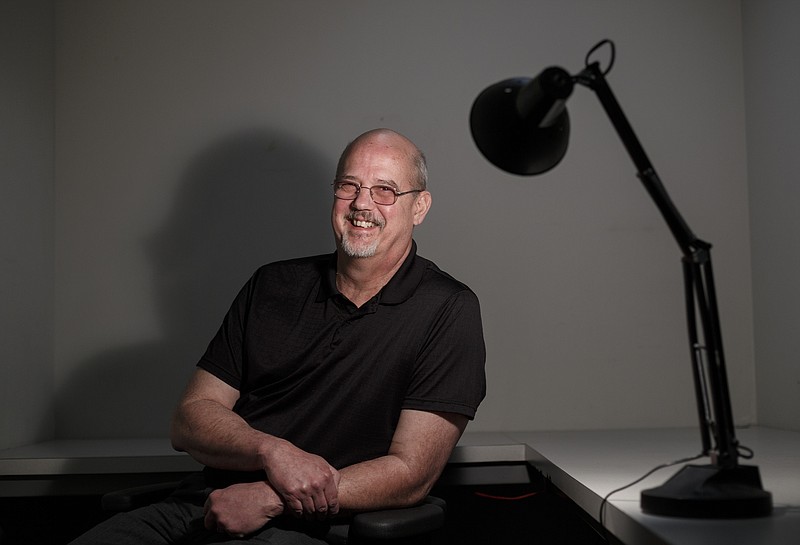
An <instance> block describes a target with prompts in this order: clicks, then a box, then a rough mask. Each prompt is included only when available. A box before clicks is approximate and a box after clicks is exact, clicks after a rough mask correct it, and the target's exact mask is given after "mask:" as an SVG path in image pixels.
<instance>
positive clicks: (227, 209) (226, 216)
mask: <svg viewBox="0 0 800 545" xmlns="http://www.w3.org/2000/svg"><path fill="white" fill-rule="evenodd" d="M298 140H299V139H297V138H295V137H291V136H288V135H285V134H277V133H271V132H268V131H251V132H246V133H242V134H238V135H234V136H232V137H229V138H226V139H224V140H222V141H220V142H218V143H216V144H214V145H212V146H211V147H209V148H208V149H206V150H205V151H203V152H202V153H200V154H199V155H198V157H197V159H196V160H195V161H193V162H192V164H190V165H189V167H188V169H187V171H186V174H185V176H184V179H183V180H182V182H181V184H180V186H179V189H178V192H177V195H176V196H175V201H174V206H173V208H172V211H171V212H170V214H169V216H168V217H167V219H166V221H165V223H164V224H163V225H162V226H161V227H160V228H159V229H158V230H157V231H156V232H155V233H154V234H153V235H152V236H150V237H148V239H147V240H145V241H144V242H143V244H144V245H145V246H146V253H147V255H148V256H149V257H150V258H151V260H152V266H153V283H154V286H153V290H152V294H153V297H154V298H155V301H154V305H155V306H154V308H156V309H157V310H158V315H159V319H160V321H161V323H160V331H161V335H160V338H159V339H158V340H157V341H153V342H147V343H143V344H141V345H133V346H121V347H119V348H115V349H113V350H109V351H105V352H102V353H98V354H97V355H95V356H93V357H91V358H89V359H87V360H86V361H84V362H82V363H80V364H79V365H75V366H71V367H74V368H76V369H77V371H76V372H75V373H74V374H73V376H71V377H69V379H68V380H65V382H64V383H63V385H62V386H61V388H60V390H59V391H58V392H57V394H56V402H55V403H56V411H55V414H56V429H57V435H58V436H59V437H68V438H113V437H164V436H166V435H167V433H168V429H169V419H170V416H171V413H172V411H173V409H174V407H175V404H176V401H177V399H178V396H179V395H180V393H181V392H182V390H183V388H184V386H185V385H186V381H187V380H188V378H189V376H190V375H191V373H192V371H193V370H194V365H195V364H196V363H197V360H198V359H199V358H200V356H201V355H202V353H203V351H204V350H205V347H206V345H207V344H208V342H209V341H210V340H211V337H212V336H213V334H214V333H215V332H216V330H217V328H218V327H219V325H220V324H221V323H222V318H223V316H224V314H225V312H226V311H227V310H228V307H229V305H230V303H231V302H232V300H233V298H234V297H235V295H236V293H237V292H238V290H239V289H240V288H241V287H242V285H243V284H244V282H245V281H246V280H247V278H248V277H249V276H250V275H251V274H252V273H253V272H254V271H255V269H256V268H257V267H258V266H259V265H261V264H264V263H267V262H270V261H275V260H279V259H287V258H292V257H298V256H301V255H310V254H319V253H326V252H330V251H332V250H333V247H334V244H333V237H332V234H331V229H330V219H329V218H330V204H331V200H332V195H331V194H330V191H329V188H328V186H327V184H328V181H329V180H331V179H332V178H333V175H334V172H333V171H334V168H335V165H333V164H330V165H329V164H326V162H325V161H324V160H323V159H322V157H321V156H320V154H319V153H318V152H316V151H314V150H312V149H309V148H308V147H306V146H304V145H303V144H301V143H300V142H299V141H298ZM343 146H344V145H343Z"/></svg>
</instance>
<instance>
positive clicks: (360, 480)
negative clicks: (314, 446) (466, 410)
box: [339, 409, 468, 512]
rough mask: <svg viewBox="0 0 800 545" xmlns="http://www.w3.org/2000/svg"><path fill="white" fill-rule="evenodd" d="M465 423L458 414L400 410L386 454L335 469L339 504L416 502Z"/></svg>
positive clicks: (372, 506) (363, 506) (365, 506)
mask: <svg viewBox="0 0 800 545" xmlns="http://www.w3.org/2000/svg"><path fill="white" fill-rule="evenodd" d="M467 421H468V419H467V417H466V416H463V415H459V414H453V413H435V412H427V411H417V410H408V409H406V410H403V411H402V412H401V413H400V421H399V422H398V425H397V429H396V430H395V433H394V436H393V438H392V444H391V446H390V448H389V452H388V454H387V455H386V456H382V457H380V458H376V459H374V460H368V461H365V462H362V463H359V464H355V465H352V466H350V467H347V468H344V469H342V470H341V481H340V482H339V504H340V506H341V508H342V509H343V510H346V511H348V512H349V511H373V510H378V509H388V508H397V507H406V506H409V505H413V504H415V503H419V502H420V501H422V500H423V499H424V498H425V496H426V495H427V494H428V493H429V492H430V490H431V488H432V487H433V485H434V484H435V483H436V480H437V479H438V478H439V475H440V474H441V472H442V470H443V469H444V467H445V465H446V464H447V460H448V459H449V458H450V454H451V452H452V450H453V448H454V447H455V445H456V443H458V439H459V438H460V437H461V434H462V433H463V431H464V428H466V426H467Z"/></svg>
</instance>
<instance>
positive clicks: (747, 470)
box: [470, 40, 772, 518]
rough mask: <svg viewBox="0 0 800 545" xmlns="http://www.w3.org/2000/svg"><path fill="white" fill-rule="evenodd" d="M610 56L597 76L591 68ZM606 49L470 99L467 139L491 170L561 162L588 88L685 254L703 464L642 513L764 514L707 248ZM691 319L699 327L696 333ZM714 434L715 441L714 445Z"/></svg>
mask: <svg viewBox="0 0 800 545" xmlns="http://www.w3.org/2000/svg"><path fill="white" fill-rule="evenodd" d="M603 47H607V48H608V49H609V50H610V60H609V62H608V66H607V68H606V69H605V70H602V69H601V67H600V63H599V62H591V58H592V56H593V54H595V52H596V51H597V50H599V49H600V48H603ZM614 57H615V49H614V43H613V42H611V41H610V40H603V41H601V42H600V43H598V44H597V45H596V46H594V47H593V48H592V49H591V50H590V51H589V53H588V54H587V55H586V61H585V68H584V69H583V70H582V71H581V72H580V73H578V74H577V75H575V76H572V75H570V74H569V73H568V72H567V71H565V70H564V69H562V68H559V67H550V68H547V69H545V70H544V71H542V72H541V73H540V74H539V75H538V76H536V77H535V78H533V79H530V78H513V79H507V80H504V81H501V82H498V83H495V84H494V85H491V86H489V87H487V88H486V89H485V90H484V91H483V92H481V93H480V95H478V97H477V98H476V99H475V102H474V104H473V105H472V111H471V113H470V127H471V131H472V137H473V139H474V141H475V143H476V145H477V147H478V149H479V150H480V152H481V153H482V154H483V155H484V156H485V157H486V159H488V160H489V162H491V163H492V164H494V165H495V166H496V167H498V168H500V169H502V170H504V171H506V172H509V173H512V174H518V175H523V176H528V175H536V174H542V173H544V172H547V171H548V170H550V169H551V168H553V167H555V166H556V165H557V164H558V163H559V162H560V161H561V159H562V158H563V157H564V155H565V154H566V151H567V142H568V140H569V132H570V123H569V115H568V113H567V109H566V101H567V99H568V98H569V96H570V95H571V94H572V91H573V88H574V86H575V84H576V83H577V84H580V85H583V86H585V87H588V88H589V89H591V90H592V91H594V92H595V94H596V95H597V98H598V99H599V100H600V103H601V104H602V106H603V108H604V109H605V111H606V114H607V115H608V117H609V118H610V120H611V123H612V124H613V125H614V128H615V129H616V131H617V133H618V135H619V137H620V139H621V140H622V143H623V144H624V145H625V148H626V149H627V151H628V154H629V155H630V157H631V159H632V160H633V162H634V164H635V166H636V168H637V171H638V172H637V174H638V177H639V179H640V180H641V182H642V183H643V184H644V186H645V189H646V190H647V192H648V193H649V194H650V197H651V198H652V200H653V201H654V202H655V204H656V207H657V208H658V210H659V211H660V213H661V215H662V216H663V218H664V220H666V222H667V225H668V227H669V229H670V231H671V232H672V235H673V237H674V238H675V240H676V241H677V243H678V246H679V247H680V250H681V252H682V253H683V258H682V261H683V277H684V286H685V299H686V316H687V325H688V330H689V347H690V354H691V367H692V375H693V379H694V388H695V396H696V401H697V413H698V417H699V421H700V437H701V441H702V454H703V455H704V456H708V457H709V458H710V463H709V464H707V465H691V464H690V465H686V466H684V467H683V468H682V469H681V470H680V471H679V472H678V473H676V474H675V475H674V476H672V477H671V478H670V479H669V480H668V481H667V482H665V483H664V484H663V485H661V486H659V487H656V488H651V489H648V490H644V491H642V493H641V507H642V510H643V511H644V512H646V513H650V514H655V515H664V516H678V517H693V518H745V517H757V516H766V515H769V514H770V513H771V511H772V495H771V494H770V493H769V492H767V491H765V490H764V489H763V487H762V485H761V477H760V475H759V471H758V467H757V466H752V465H750V466H748V465H741V464H740V463H739V458H740V457H744V458H748V457H752V452H751V451H750V450H749V449H746V448H745V447H742V446H740V445H739V443H738V441H737V440H736V435H735V432H734V423H733V414H732V410H731V402H730V393H729V390H728V379H727V375H726V373H725V359H724V355H723V350H722V338H721V332H720V323H719V315H718V311H717V301H716V294H715V289H714V279H713V273H712V268H711V253H710V250H711V244H709V243H707V242H704V241H702V240H700V239H699V238H697V237H696V236H695V235H694V234H693V233H692V231H691V229H690V228H689V226H688V225H687V224H686V222H685V221H684V219H683V217H682V216H681V214H680V213H679V212H678V210H677V209H676V207H675V205H674V204H673V202H672V200H671V199H670V197H669V195H668V194H667V192H666V190H665V188H664V186H663V185H662V183H661V181H660V180H659V177H658V175H657V174H656V171H655V170H654V168H653V166H652V165H651V164H650V161H649V160H648V158H647V155H646V154H645V151H644V149H643V148H642V146H641V144H640V143H639V140H638V139H637V137H636V135H635V134H634V132H633V129H632V127H631V125H630V124H629V123H628V121H627V119H626V117H625V114H624V113H623V112H622V109H621V107H620V105H619V103H618V102H617V100H616V98H615V97H614V94H613V93H612V91H611V88H610V87H609V85H608V83H607V81H606V78H605V76H606V74H607V73H608V72H609V71H610V70H611V67H612V66H613V64H614ZM698 323H699V327H698ZM712 438H713V445H712Z"/></svg>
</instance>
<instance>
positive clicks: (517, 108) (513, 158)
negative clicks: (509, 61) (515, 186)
mask: <svg viewBox="0 0 800 545" xmlns="http://www.w3.org/2000/svg"><path fill="white" fill-rule="evenodd" d="M572 88H573V82H572V78H571V77H570V76H569V74H568V73H567V72H565V71H564V70H562V69H560V68H556V67H552V68H548V69H546V70H545V71H543V72H542V73H541V74H539V76H537V77H536V78H534V79H530V78H512V79H507V80H504V81H500V82H498V83H495V84H494V85H490V86H489V87H487V88H486V89H484V90H483V92H481V93H480V94H479V95H478V97H477V98H476V99H475V102H474V103H473V105H472V111H471V112H470V129H471V131H472V138H473V140H475V144H476V145H477V146H478V149H479V150H480V152H481V153H482V154H483V155H484V157H486V159H488V160H489V162H490V163H492V164H493V165H495V166H496V167H498V168H500V169H502V170H505V171H506V172H510V173H512V174H519V175H534V174H541V173H543V172H546V171H548V170H550V169H551V168H553V167H554V166H556V165H557V164H558V163H559V161H561V159H562V158H563V157H564V154H566V152H567V144H568V141H569V114H568V113H567V109H566V99H567V98H568V97H569V95H570V94H571V93H572Z"/></svg>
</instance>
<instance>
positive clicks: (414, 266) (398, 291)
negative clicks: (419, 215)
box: [317, 240, 425, 305]
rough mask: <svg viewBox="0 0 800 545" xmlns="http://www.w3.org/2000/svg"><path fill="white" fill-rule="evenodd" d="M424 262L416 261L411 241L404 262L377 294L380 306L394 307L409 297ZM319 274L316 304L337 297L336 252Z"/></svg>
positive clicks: (421, 271)
mask: <svg viewBox="0 0 800 545" xmlns="http://www.w3.org/2000/svg"><path fill="white" fill-rule="evenodd" d="M424 261H425V260H424V259H417V243H416V242H415V241H413V240H412V241H411V251H410V252H408V256H406V259H405V261H403V264H402V265H400V268H399V269H398V270H397V272H396V273H394V276H392V278H391V279H390V280H389V282H388V283H387V284H386V285H385V286H384V287H383V288H382V289H381V291H380V292H379V293H378V301H379V302H380V304H382V305H396V304H399V303H402V302H403V301H405V300H406V299H408V298H409V297H411V295H413V293H414V290H415V289H416V288H417V286H418V285H419V283H420V282H421V281H422V275H423V273H424V272H425V262H424ZM321 273H322V274H321V282H320V289H319V294H318V295H317V302H322V301H324V300H325V299H328V298H330V297H333V296H334V295H339V289H338V288H337V287H336V252H333V253H332V254H331V255H330V258H329V259H328V260H326V261H325V262H324V268H323V270H322V271H321Z"/></svg>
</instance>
